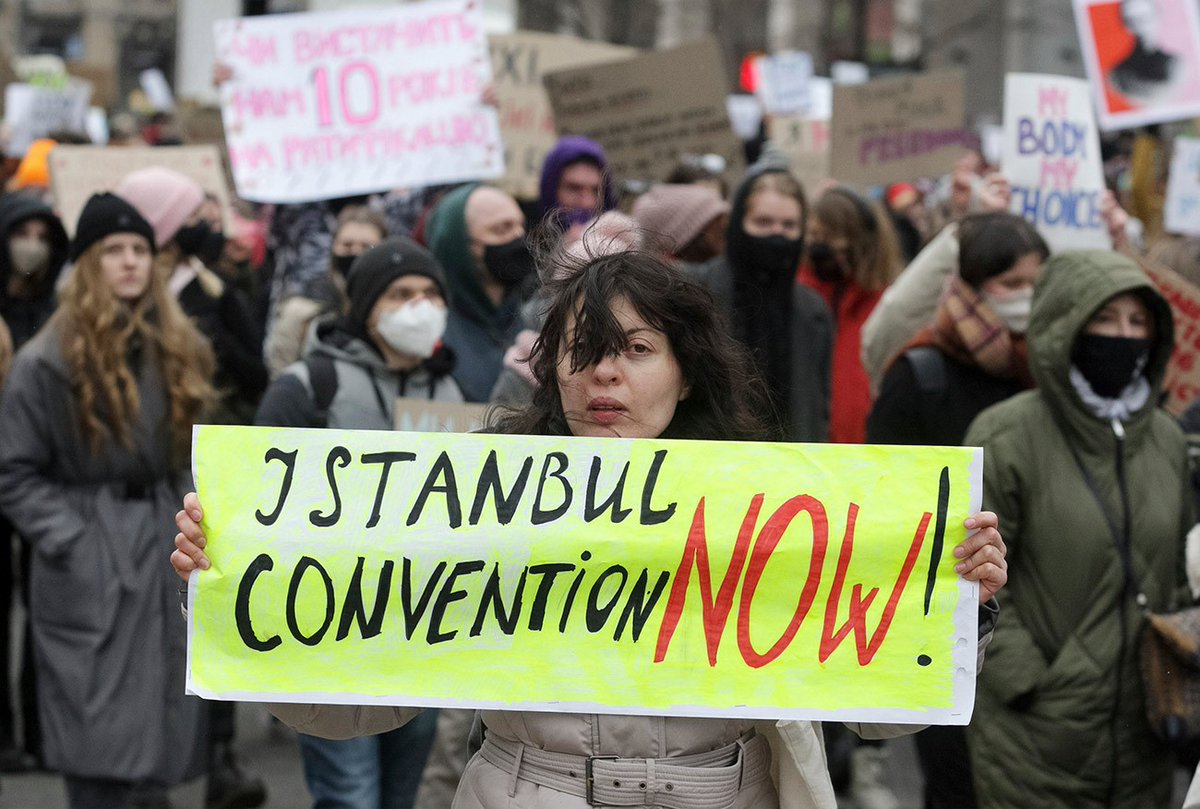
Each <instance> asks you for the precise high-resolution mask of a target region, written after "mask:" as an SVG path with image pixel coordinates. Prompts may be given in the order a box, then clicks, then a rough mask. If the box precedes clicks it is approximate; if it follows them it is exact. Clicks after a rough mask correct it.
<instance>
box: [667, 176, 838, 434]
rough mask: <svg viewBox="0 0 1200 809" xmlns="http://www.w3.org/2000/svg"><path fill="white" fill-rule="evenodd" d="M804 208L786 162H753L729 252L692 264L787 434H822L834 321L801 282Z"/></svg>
mask: <svg viewBox="0 0 1200 809" xmlns="http://www.w3.org/2000/svg"><path fill="white" fill-rule="evenodd" d="M807 215H808V207H807V203H806V201H805V198H804V189H803V188H802V187H801V186H800V183H799V181H798V180H796V178H795V177H793V176H792V175H791V174H789V173H788V171H787V169H786V168H783V167H777V166H774V165H773V164H760V165H759V166H758V167H752V168H751V170H750V172H749V173H748V174H747V175H746V178H745V180H743V181H742V184H741V185H740V186H739V187H738V189H737V191H736V192H735V193H734V197H733V206H732V208H731V210H730V213H729V229H728V232H727V234H726V250H725V255H724V257H718V258H717V259H715V260H713V261H710V262H708V263H707V264H701V265H692V266H691V267H689V273H690V274H691V275H692V276H693V277H695V278H696V279H698V280H700V281H702V282H704V284H705V285H706V286H707V287H708V288H709V291H711V292H712V294H713V298H715V299H716V301H717V304H718V306H723V307H725V310H726V313H727V316H728V318H729V323H730V326H731V327H732V331H733V334H734V336H735V337H736V338H737V339H738V340H739V341H740V342H741V343H742V344H743V345H745V346H746V347H747V348H748V349H749V350H750V353H751V355H752V356H753V358H754V362H755V365H756V366H757V368H758V371H759V373H760V374H762V376H763V378H764V379H765V380H766V382H767V386H768V389H769V390H770V393H771V399H772V402H773V404H774V406H775V410H776V413H777V415H778V416H779V417H780V420H781V422H782V424H783V433H784V437H785V438H786V439H787V440H788V441H824V440H826V439H827V437H828V430H829V379H830V357H831V352H832V346H833V321H832V318H831V317H830V314H829V308H828V306H826V304H825V302H824V301H823V300H821V297H820V296H819V295H818V294H817V293H816V292H814V291H813V290H811V289H809V288H808V287H805V286H802V285H800V284H798V283H796V270H797V268H798V267H799V264H800V256H801V254H802V253H803V250H804V230H805V218H806V216H807Z"/></svg>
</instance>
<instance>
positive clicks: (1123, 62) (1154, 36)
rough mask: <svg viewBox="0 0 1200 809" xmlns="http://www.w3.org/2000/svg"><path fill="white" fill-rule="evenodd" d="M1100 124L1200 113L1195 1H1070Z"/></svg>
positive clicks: (1199, 27)
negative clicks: (1073, 9)
mask: <svg viewBox="0 0 1200 809" xmlns="http://www.w3.org/2000/svg"><path fill="white" fill-rule="evenodd" d="M1073 6H1074V8H1075V23H1076V26H1077V28H1078V31H1079V44H1080V50H1081V51H1082V53H1083V59H1084V63H1085V64H1086V65H1087V72H1088V77H1089V78H1090V80H1091V87H1092V95H1093V97H1094V98H1095V100H1096V109H1097V110H1098V111H1099V120H1100V127H1101V128H1102V129H1106V130H1108V129H1124V128H1129V127H1134V126H1142V125H1145V124H1153V123H1157V122H1159V121H1175V120H1180V119H1183V118H1193V117H1196V116H1200V5H1198V4H1197V3H1196V0H1139V2H1132V0H1073Z"/></svg>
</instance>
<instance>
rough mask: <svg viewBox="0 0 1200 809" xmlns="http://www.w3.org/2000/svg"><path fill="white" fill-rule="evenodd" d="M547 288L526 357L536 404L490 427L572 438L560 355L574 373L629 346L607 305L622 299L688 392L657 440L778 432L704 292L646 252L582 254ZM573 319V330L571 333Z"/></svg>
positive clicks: (752, 374)
mask: <svg viewBox="0 0 1200 809" xmlns="http://www.w3.org/2000/svg"><path fill="white" fill-rule="evenodd" d="M543 291H544V293H546V294H547V296H548V298H549V301H550V303H549V310H548V312H547V315H546V321H545V324H544V325H543V327H542V333H541V336H540V337H539V338H538V340H537V342H536V343H535V345H534V348H533V353H532V357H531V359H530V369H531V370H532V372H533V374H534V377H535V378H536V379H537V382H538V386H537V390H536V391H535V392H534V394H533V401H532V403H531V404H530V405H529V406H528V407H526V408H524V409H523V410H518V411H494V412H493V413H492V416H491V418H490V425H489V429H490V430H492V431H495V432H501V433H508V434H527V435H569V434H570V433H571V430H570V426H569V424H568V419H567V416H566V414H565V413H564V412H563V407H562V399H561V396H560V391H559V385H558V367H559V359H560V358H561V361H562V363H564V364H565V365H566V368H567V369H569V371H570V373H575V372H577V371H578V370H580V369H582V368H586V367H588V366H590V365H594V364H596V363H597V362H599V361H600V360H601V359H603V358H604V357H606V356H611V355H614V354H617V353H620V352H622V351H624V350H626V348H627V344H628V338H627V336H626V334H625V332H624V330H623V329H622V327H621V324H620V323H619V322H618V321H617V319H616V317H615V316H614V315H613V311H612V308H611V305H612V302H613V301H614V300H616V299H618V298H622V297H623V298H625V299H626V300H628V301H629V303H630V304H631V305H632V306H633V308H634V309H635V310H636V311H637V313H638V315H639V316H641V318H642V319H643V320H645V321H646V323H647V324H649V325H650V326H653V327H654V328H656V329H658V330H659V331H661V332H663V333H664V334H665V335H666V336H667V339H668V340H669V341H670V345H671V350H672V351H673V352H674V354H675V359H676V360H677V361H678V362H679V367H680V368H681V369H682V372H683V381H684V384H685V385H687V386H688V388H689V393H688V396H687V398H685V399H684V400H683V401H681V402H680V403H679V405H678V407H677V408H676V410H675V416H674V418H673V419H672V420H671V423H670V425H668V427H667V429H666V430H665V431H664V432H663V434H662V435H661V436H660V437H662V438H690V439H706V440H734V441H755V440H777V439H778V438H779V434H780V430H779V426H778V424H777V423H770V422H769V421H768V419H769V418H770V415H769V414H771V413H772V410H771V406H770V404H769V398H768V397H767V393H766V386H765V384H764V383H763V382H762V380H761V378H760V377H759V376H758V374H757V372H756V371H755V369H754V363H753V362H752V361H751V359H750V357H749V355H748V354H747V353H746V352H745V350H744V349H743V348H742V347H741V345H740V344H739V343H737V342H736V341H735V340H734V339H733V337H732V336H730V334H729V329H728V326H727V325H726V323H725V321H724V318H722V316H721V314H720V312H719V310H718V309H717V307H716V305H715V304H714V302H713V299H712V295H711V294H710V293H709V291H708V289H706V288H705V287H704V286H703V285H702V284H700V283H698V282H696V281H694V280H692V279H690V278H688V277H687V276H686V275H685V274H684V273H683V271H682V270H680V269H678V268H676V267H674V266H672V265H669V264H667V263H665V262H663V261H662V260H660V259H658V258H656V257H654V256H652V255H650V254H648V253H643V252H637V251H628V252H618V253H613V254H611V255H603V256H597V257H594V258H590V259H588V260H587V261H586V262H584V263H582V264H581V266H579V267H578V268H572V269H571V271H570V272H568V273H566V275H565V277H564V278H562V279H561V280H558V281H553V282H550V284H549V285H548V286H547V288H545V289H544V290H543ZM572 323H573V324H574V330H573V333H571V334H568V329H569V328H570V326H571V325H572ZM568 340H570V343H569V344H568Z"/></svg>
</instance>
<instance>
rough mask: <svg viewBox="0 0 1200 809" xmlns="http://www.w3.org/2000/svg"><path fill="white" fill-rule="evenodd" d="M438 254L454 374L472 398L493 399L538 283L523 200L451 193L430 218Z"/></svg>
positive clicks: (485, 192)
mask: <svg viewBox="0 0 1200 809" xmlns="http://www.w3.org/2000/svg"><path fill="white" fill-rule="evenodd" d="M425 240H426V243H427V244H428V245H429V250H430V252H432V253H433V255H434V256H435V257H436V258H437V259H438V261H439V262H441V264H442V266H443V267H445V268H446V280H447V285H448V286H449V289H450V298H451V303H450V321H449V323H448V325H447V327H446V344H447V345H448V346H450V348H452V349H453V350H454V353H455V355H456V356H457V357H458V362H457V364H456V365H455V369H454V379H455V381H456V382H458V386H459V388H461V389H462V393H463V397H464V398H465V399H466V400H467V401H468V402H486V401H488V398H489V397H490V396H491V393H492V388H493V387H495V384H496V379H497V378H498V377H499V376H500V370H501V368H503V366H504V351H505V349H507V348H508V346H509V345H511V344H512V341H513V339H514V338H515V337H516V336H517V333H518V332H519V331H520V330H521V319H520V317H519V314H520V309H521V304H522V303H523V302H524V301H525V300H526V299H527V298H528V297H529V296H530V295H531V294H532V293H533V291H534V289H535V287H536V284H537V273H535V272H534V260H533V256H532V255H531V254H530V252H529V247H528V245H527V244H526V242H525V217H524V215H523V214H522V213H521V209H520V207H519V206H518V205H517V201H516V200H515V199H513V198H512V197H511V196H509V195H508V194H506V193H504V192H503V191H501V190H499V189H498V188H492V187H491V186H486V185H477V184H468V185H464V186H460V187H459V188H456V189H454V190H453V191H451V192H450V193H448V194H446V195H445V196H444V197H442V198H441V200H439V201H438V203H437V205H436V206H434V208H433V210H432V211H430V214H429V218H428V219H427V220H426V223H425Z"/></svg>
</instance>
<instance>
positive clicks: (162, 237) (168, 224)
mask: <svg viewBox="0 0 1200 809" xmlns="http://www.w3.org/2000/svg"><path fill="white" fill-rule="evenodd" d="M116 194H117V196H119V197H121V198H122V199H124V200H125V201H126V202H128V203H129V204H130V205H132V206H133V207H134V208H137V211H138V213H140V214H141V215H142V216H144V217H145V218H146V221H147V222H149V223H150V226H151V227H153V228H154V241H155V242H156V243H157V244H156V246H157V247H159V248H160V249H161V248H162V246H163V245H165V244H166V243H167V242H169V241H171V239H173V238H175V234H176V233H177V232H179V229H180V228H181V227H183V223H184V222H186V221H187V220H188V219H189V218H190V217H191V215H192V214H193V213H195V212H196V209H197V208H199V207H200V203H202V202H203V201H204V189H202V188H201V187H200V185H199V184H198V183H197V182H196V181H195V180H193V179H192V178H190V177H188V176H186V175H184V174H180V173H179V172H177V171H174V170H172V169H168V168H164V167H163V166H149V167H148V168H144V169H138V170H137V171H132V172H130V173H129V174H127V175H125V179H123V180H121V183H120V184H119V185H118V186H117V188H116Z"/></svg>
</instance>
